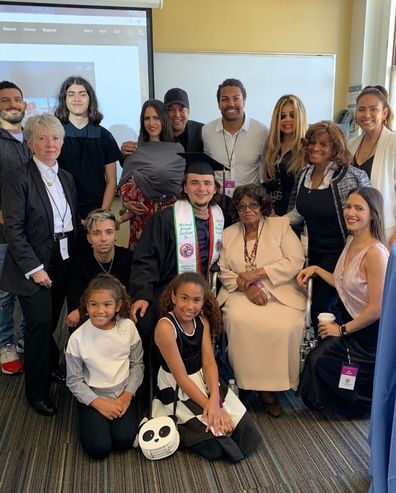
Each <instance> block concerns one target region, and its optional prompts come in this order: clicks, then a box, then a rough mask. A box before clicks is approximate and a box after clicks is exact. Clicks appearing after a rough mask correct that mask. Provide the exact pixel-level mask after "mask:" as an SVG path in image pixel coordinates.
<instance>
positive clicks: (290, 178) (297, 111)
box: [262, 94, 308, 216]
mask: <svg viewBox="0 0 396 493" xmlns="http://www.w3.org/2000/svg"><path fill="white" fill-rule="evenodd" d="M307 128H308V121H307V114H306V111H305V107H304V104H303V102H302V101H301V99H299V98H298V97H297V96H294V95H292V94H286V95H285V96H282V97H280V98H279V99H278V101H277V103H276V105H275V108H274V111H273V113H272V119H271V127H270V131H269V135H268V139H267V143H266V148H265V152H264V159H263V170H262V172H263V187H264V188H265V190H266V192H267V193H268V194H269V195H270V196H271V198H272V200H273V203H274V210H275V214H276V215H278V216H283V215H284V214H286V212H287V206H288V204H289V200H290V196H291V192H292V190H293V186H294V181H295V177H296V175H297V173H298V172H299V171H300V170H301V169H302V168H303V166H304V150H303V146H302V139H303V138H304V135H305V132H306V131H307Z"/></svg>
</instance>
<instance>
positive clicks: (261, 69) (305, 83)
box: [154, 52, 335, 126]
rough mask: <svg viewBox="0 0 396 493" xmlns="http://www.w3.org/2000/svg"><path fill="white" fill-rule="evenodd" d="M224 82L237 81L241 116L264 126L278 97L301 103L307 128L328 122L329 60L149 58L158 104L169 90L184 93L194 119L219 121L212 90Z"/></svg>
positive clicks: (181, 54)
mask: <svg viewBox="0 0 396 493" xmlns="http://www.w3.org/2000/svg"><path fill="white" fill-rule="evenodd" d="M227 78H235V79H239V80H241V82H242V83H243V85H244V86H245V88H246V91H247V99H246V112H247V114H248V115H249V116H251V117H253V118H256V119H257V120H259V121H261V122H263V123H265V124H266V125H267V126H269V123H270V121H271V115H272V111H273V108H274V106H275V103H276V101H277V100H278V99H279V98H280V96H282V95H284V94H295V95H296V96H298V97H299V98H300V99H301V100H302V101H303V103H304V105H305V107H306V109H307V113H308V119H309V122H310V123H315V122H317V121H320V120H332V119H333V113H334V87H335V55H295V54H289V55H279V54H263V53H261V54H251V53H249V54H247V53H186V52H156V53H154V87H155V95H156V98H157V99H161V100H163V97H164V94H165V93H166V91H167V90H168V89H170V88H171V87H181V88H183V89H185V90H186V91H187V93H188V95H189V99H190V108H191V114H190V118H192V119H194V120H197V121H201V122H203V123H206V122H208V121H211V120H214V119H215V118H219V116H220V112H219V109H218V107H217V100H216V91H217V87H218V85H219V84H221V83H222V82H223V80H225V79H227Z"/></svg>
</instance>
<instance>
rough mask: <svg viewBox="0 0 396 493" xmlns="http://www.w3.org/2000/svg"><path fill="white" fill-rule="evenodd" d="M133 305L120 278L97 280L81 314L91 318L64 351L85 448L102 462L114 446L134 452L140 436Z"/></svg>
mask: <svg viewBox="0 0 396 493" xmlns="http://www.w3.org/2000/svg"><path fill="white" fill-rule="evenodd" d="M129 305H130V304H129V297H128V295H127V293H126V290H125V288H124V286H123V285H122V284H121V283H120V281H119V280H118V279H116V278H115V277H113V276H111V275H107V274H100V275H99V276H97V277H95V279H93V280H92V281H91V283H90V284H89V286H88V288H87V289H86V291H85V293H84V295H83V297H82V299H81V312H82V313H81V315H82V316H84V315H86V314H88V317H89V318H88V320H87V321H86V322H85V323H84V324H83V325H81V326H80V327H79V328H78V329H77V330H76V331H75V332H73V334H72V335H71V336H70V339H69V343H68V345H67V349H66V365H67V379H66V383H67V386H68V387H69V389H70V391H71V392H72V393H73V394H74V396H75V397H76V399H77V400H78V402H79V404H78V410H79V431H80V439H81V444H82V446H83V448H84V450H85V451H86V452H87V453H88V454H89V455H90V456H92V457H94V458H98V459H101V458H104V457H106V456H107V455H108V454H109V453H110V451H111V450H112V449H113V448H114V449H118V450H125V449H128V448H131V447H132V444H133V441H134V438H135V435H136V433H137V427H138V423H137V418H136V411H135V405H134V404H135V403H134V400H133V397H134V395H135V394H136V391H137V389H138V388H139V386H140V384H141V383H142V379H143V372H144V366H143V349H142V343H141V340H140V337H139V334H138V332H137V329H136V327H135V324H134V323H133V322H132V321H131V320H130V319H129V318H128V315H129V310H130V308H129Z"/></svg>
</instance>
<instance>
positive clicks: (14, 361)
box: [0, 344, 23, 375]
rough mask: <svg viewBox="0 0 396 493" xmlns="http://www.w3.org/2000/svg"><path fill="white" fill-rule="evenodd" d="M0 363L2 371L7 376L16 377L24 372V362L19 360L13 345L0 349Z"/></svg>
mask: <svg viewBox="0 0 396 493" xmlns="http://www.w3.org/2000/svg"><path fill="white" fill-rule="evenodd" d="M0 363H1V371H2V372H3V373H5V374H6V375H16V374H18V373H21V372H23V364H22V361H21V360H20V359H19V358H18V354H17V352H16V350H15V346H14V345H13V344H7V346H4V347H2V348H0Z"/></svg>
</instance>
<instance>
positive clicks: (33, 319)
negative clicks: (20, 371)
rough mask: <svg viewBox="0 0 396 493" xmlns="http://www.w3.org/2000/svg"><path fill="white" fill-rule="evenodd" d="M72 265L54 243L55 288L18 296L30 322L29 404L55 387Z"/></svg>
mask: <svg viewBox="0 0 396 493" xmlns="http://www.w3.org/2000/svg"><path fill="white" fill-rule="evenodd" d="M67 266H68V262H67V261H64V260H62V257H61V256H60V253H59V243H58V242H54V246H53V252H52V256H51V261H50V266H49V268H48V270H47V272H48V275H49V277H50V279H51V280H52V287H51V288H50V289H48V288H44V287H42V286H40V287H39V290H38V291H37V293H35V294H33V295H29V296H20V295H19V296H18V298H19V302H20V304H21V308H22V311H23V315H24V317H25V320H26V332H25V355H24V359H25V392H26V397H27V399H28V401H29V402H31V403H32V402H35V401H41V400H46V399H47V398H48V394H49V390H50V386H51V371H53V370H55V369H57V367H58V364H59V349H58V347H57V345H56V343H55V341H54V338H53V332H54V331H55V329H56V327H57V325H58V320H59V315H60V313H61V310H62V306H63V303H64V300H65V296H66V290H67V283H66V279H67V277H66V273H67Z"/></svg>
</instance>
